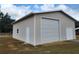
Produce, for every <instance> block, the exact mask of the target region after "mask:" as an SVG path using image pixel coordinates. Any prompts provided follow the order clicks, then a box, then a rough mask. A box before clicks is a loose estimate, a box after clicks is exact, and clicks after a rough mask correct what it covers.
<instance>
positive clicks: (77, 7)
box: [0, 4, 79, 21]
mask: <svg viewBox="0 0 79 59" xmlns="http://www.w3.org/2000/svg"><path fill="white" fill-rule="evenodd" d="M0 9H1V11H2V12H3V13H4V14H6V13H8V14H9V15H10V16H11V18H12V19H15V20H18V19H20V18H21V17H23V16H25V15H27V14H29V13H31V12H45V11H54V10H63V11H65V12H66V13H67V14H69V15H70V16H72V17H73V18H75V19H76V20H78V21H79V4H0Z"/></svg>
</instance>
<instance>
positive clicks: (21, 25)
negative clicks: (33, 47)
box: [13, 17, 34, 44]
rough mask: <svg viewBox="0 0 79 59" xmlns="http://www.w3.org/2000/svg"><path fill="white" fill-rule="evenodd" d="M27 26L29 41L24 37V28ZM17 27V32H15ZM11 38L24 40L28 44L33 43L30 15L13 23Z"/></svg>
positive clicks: (32, 21) (32, 22)
mask: <svg viewBox="0 0 79 59" xmlns="http://www.w3.org/2000/svg"><path fill="white" fill-rule="evenodd" d="M27 28H29V29H30V30H29V35H30V37H29V41H30V42H28V39H26V38H27V37H26V36H27V34H26V29H27ZM17 29H19V33H18V34H17ZM13 38H16V39H18V40H21V41H24V42H26V43H29V44H34V17H30V18H28V19H26V20H24V21H22V22H19V23H16V24H14V25H13Z"/></svg>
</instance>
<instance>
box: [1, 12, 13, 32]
mask: <svg viewBox="0 0 79 59" xmlns="http://www.w3.org/2000/svg"><path fill="white" fill-rule="evenodd" d="M13 21H14V20H13V19H11V17H10V16H9V15H8V13H6V14H5V15H4V14H3V13H2V12H0V33H11V32H12V24H11V23H12V22H13Z"/></svg>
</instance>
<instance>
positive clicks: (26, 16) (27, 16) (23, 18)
mask: <svg viewBox="0 0 79 59" xmlns="http://www.w3.org/2000/svg"><path fill="white" fill-rule="evenodd" d="M54 12H61V13H63V14H64V15H66V16H67V17H69V18H71V19H72V20H73V21H77V20H76V19H74V18H73V17H71V16H70V15H69V14H67V13H66V12H64V11H62V10H56V11H48V12H38V13H32V12H31V13H30V14H28V15H25V16H24V17H22V18H20V19H19V20H17V21H15V22H13V23H12V24H15V23H18V22H20V21H23V20H26V18H29V17H30V16H33V15H35V14H45V13H54Z"/></svg>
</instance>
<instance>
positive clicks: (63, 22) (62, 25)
mask: <svg viewBox="0 0 79 59" xmlns="http://www.w3.org/2000/svg"><path fill="white" fill-rule="evenodd" d="M35 16H36V44H37V45H39V44H44V43H41V41H42V40H41V31H40V30H41V29H40V27H41V24H40V20H41V19H42V17H47V18H52V19H58V20H59V33H60V35H59V36H60V38H59V40H61V41H62V40H66V39H67V38H66V29H67V28H73V29H74V30H73V32H74V34H73V36H74V38H73V39H75V22H74V21H73V20H72V19H70V18H68V17H67V16H66V15H64V14H63V13H61V12H55V13H46V14H37V15H35Z"/></svg>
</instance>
